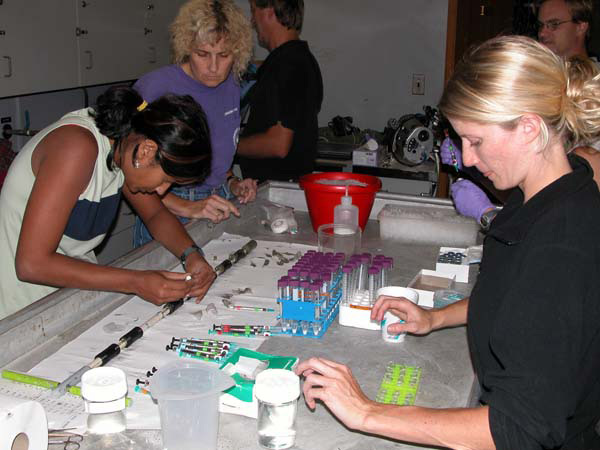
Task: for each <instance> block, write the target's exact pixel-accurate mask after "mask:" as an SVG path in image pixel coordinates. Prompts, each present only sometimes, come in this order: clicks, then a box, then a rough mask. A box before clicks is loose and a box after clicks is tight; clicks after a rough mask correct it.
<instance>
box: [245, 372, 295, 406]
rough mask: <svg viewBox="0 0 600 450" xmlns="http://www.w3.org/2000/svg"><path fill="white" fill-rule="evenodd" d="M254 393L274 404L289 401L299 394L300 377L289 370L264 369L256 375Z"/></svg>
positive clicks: (264, 400)
mask: <svg viewBox="0 0 600 450" xmlns="http://www.w3.org/2000/svg"><path fill="white" fill-rule="evenodd" d="M254 395H255V396H256V398H257V399H258V400H260V401H262V402H265V403H271V404H275V405H280V404H282V403H288V402H291V401H293V400H296V399H297V398H298V397H299V396H300V378H299V377H298V375H296V374H295V373H294V372H292V371H291V370H285V369H267V370H264V371H262V372H261V373H259V374H258V375H257V376H256V382H255V383H254Z"/></svg>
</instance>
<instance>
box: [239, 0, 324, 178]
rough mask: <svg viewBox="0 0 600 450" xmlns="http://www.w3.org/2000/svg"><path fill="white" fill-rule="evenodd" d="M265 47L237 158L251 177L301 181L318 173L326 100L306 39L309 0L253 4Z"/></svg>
mask: <svg viewBox="0 0 600 450" xmlns="http://www.w3.org/2000/svg"><path fill="white" fill-rule="evenodd" d="M249 1H250V8H251V11H252V24H253V26H254V29H255V30H256V34H257V36H258V42H259V44H260V45H261V46H262V47H264V48H266V49H268V50H269V52H270V53H269V56H268V57H267V59H266V60H265V61H264V62H263V63H262V65H261V66H260V68H259V69H258V73H257V82H256V84H255V85H254V86H253V87H252V89H251V91H250V92H249V94H248V95H249V98H250V113H249V116H248V121H247V123H246V126H245V128H244V131H243V133H242V137H241V138H240V142H239V144H238V149H237V154H238V156H239V157H240V159H239V162H240V166H241V169H242V173H243V175H244V177H246V178H248V177H249V178H256V179H258V180H259V181H264V180H267V179H270V180H290V179H297V178H298V177H300V176H301V175H303V174H306V173H310V172H312V171H313V169H314V164H315V158H316V145H317V132H318V121H317V115H318V113H319V110H320V109H321V103H322V101H323V80H322V78H321V71H320V69H319V64H318V63H317V61H316V59H315V57H314V56H313V55H312V53H311V52H310V49H309V47H308V44H307V43H306V41H301V40H300V31H301V29H302V20H303V15H304V3H303V0H249Z"/></svg>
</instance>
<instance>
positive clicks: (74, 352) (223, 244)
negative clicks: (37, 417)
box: [30, 234, 314, 429]
mask: <svg viewBox="0 0 600 450" xmlns="http://www.w3.org/2000/svg"><path fill="white" fill-rule="evenodd" d="M248 240H249V238H247V237H243V236H237V235H229V234H223V235H222V236H221V237H220V238H219V239H216V240H213V241H211V242H210V243H208V244H207V245H206V246H205V247H203V250H204V252H205V254H206V260H207V261H208V262H209V263H210V264H211V265H213V266H216V265H217V264H219V263H220V262H221V261H222V260H223V259H225V258H226V257H227V255H229V254H230V253H233V252H234V251H236V250H238V249H239V248H241V247H242V246H243V245H244V244H245V243H246V242H247V241H248ZM309 249H314V247H312V246H307V245H300V244H290V243H285V242H269V241H258V245H257V248H256V249H254V250H253V251H252V253H250V254H249V255H248V256H247V257H246V258H244V259H242V260H240V261H239V262H238V263H237V264H236V265H234V266H233V267H232V268H231V269H229V270H228V271H227V272H225V273H224V274H223V275H221V276H220V277H218V278H217V280H216V281H215V283H214V284H213V286H212V287H211V289H210V290H209V292H208V293H207V295H206V297H205V298H204V299H203V300H202V302H201V303H200V304H196V303H195V302H194V301H193V300H190V301H188V302H187V303H185V304H184V305H183V306H182V307H181V308H180V309H179V310H177V311H176V313H175V314H174V315H173V316H168V317H166V318H165V319H163V320H161V321H160V322H158V323H157V324H156V325H155V326H154V327H152V328H150V329H148V330H146V332H145V333H144V336H143V337H142V338H141V339H140V340H138V341H137V342H135V343H134V344H133V345H132V346H131V347H130V348H128V349H126V350H124V351H123V352H122V353H121V354H120V355H119V356H117V357H116V358H115V359H113V360H112V361H111V362H109V364H108V365H110V366H113V367H118V368H120V369H123V370H124V371H125V373H126V374H127V382H128V385H129V391H128V396H129V397H131V398H132V399H133V405H132V406H131V407H129V408H127V411H126V416H127V428H129V429H158V428H160V419H159V414H158V406H157V405H155V404H154V403H153V402H152V399H151V397H150V396H149V395H146V394H142V393H138V392H135V391H134V387H135V382H136V379H137V378H143V379H146V378H147V376H146V372H147V371H148V370H151V369H152V367H156V368H157V369H158V370H160V367H161V366H163V365H164V364H166V363H168V362H170V361H173V360H177V359H178V358H179V357H178V356H177V355H176V354H175V353H174V352H172V351H166V350H165V346H166V345H167V344H169V343H170V342H171V338H172V337H197V338H212V339H218V337H217V336H216V335H209V334H208V330H209V329H212V325H213V324H215V323H216V324H221V323H228V324H232V323H233V324H264V325H275V324H276V322H277V319H276V315H277V313H273V312H252V311H239V310H232V309H227V308H226V307H225V306H224V305H223V303H222V296H223V295H225V294H228V295H230V294H233V296H232V297H231V300H232V301H233V302H234V303H235V304H238V305H253V306H254V305H258V306H264V307H270V308H275V309H276V305H277V302H276V298H277V279H278V278H279V277H281V276H283V275H285V273H286V272H287V270H288V269H289V268H290V267H291V266H292V265H293V263H294V261H293V259H294V260H295V255H296V254H297V253H298V252H300V253H301V254H302V253H304V252H306V251H307V250H309ZM273 250H275V252H276V253H279V254H281V255H283V257H284V258H285V259H289V261H288V262H287V263H285V262H283V263H282V260H281V257H278V256H274V255H273ZM267 260H268V261H269V263H268V264H267V265H265V261H267ZM178 271H181V269H179V270H178ZM240 291H242V292H243V291H246V293H237V292H240ZM210 303H212V304H214V305H215V307H216V309H217V315H216V316H215V315H214V314H212V313H208V312H207V311H206V306H207V305H208V304H210ZM157 311H158V308H157V307H156V306H155V305H152V304H150V303H148V302H146V301H143V300H141V299H140V298H138V297H135V298H133V299H132V300H130V301H128V302H127V303H125V304H124V305H122V306H121V307H120V308H118V309H116V310H115V311H113V312H112V313H111V314H110V315H109V316H107V317H105V318H104V319H103V320H101V321H100V322H98V323H97V324H96V325H94V326H93V327H91V328H90V329H89V330H87V331H86V332H85V333H83V334H82V335H81V336H79V337H78V338H77V339H75V340H74V341H72V342H70V343H68V344H67V345H65V346H64V347H63V348H61V349H60V350H59V351H58V352H56V353H55V354H53V355H51V356H49V357H48V358H47V359H45V360H44V361H42V362H40V363H39V364H38V365H37V366H36V367H34V368H33V369H32V370H31V371H30V373H31V374H32V375H35V376H39V377H43V378H48V379H51V380H55V381H62V380H64V379H66V378H67V377H68V376H69V375H70V374H72V373H73V372H75V371H76V370H78V369H79V368H81V367H82V366H83V365H85V364H88V363H89V362H90V361H91V360H92V359H93V358H94V356H95V355H96V354H98V353H99V352H101V351H102V350H104V349H105V348H106V347H107V346H108V345H110V344H112V343H116V342H117V341H118V340H119V338H120V337H121V336H122V335H123V334H125V333H127V332H128V331H129V330H130V329H131V328H133V327H135V326H137V325H141V324H142V323H143V322H145V321H146V320H147V319H149V318H150V317H151V316H153V315H154V314H155V313H156V312H157ZM199 311H201V312H202V317H201V319H200V320H198V318H197V317H198V315H197V314H195V313H197V312H199ZM219 339H222V340H228V341H232V342H236V343H238V344H239V345H240V346H241V347H246V348H250V349H253V350H255V349H257V348H258V347H259V346H260V344H261V343H262V342H263V341H264V339H265V338H261V337H258V338H239V337H229V336H227V337H223V338H219ZM206 364H214V363H209V362H207V363H206ZM150 381H152V378H150ZM48 415H49V417H50V418H51V419H52V416H53V413H52V412H50V413H49V414H48ZM85 420H86V416H85V414H84V412H83V404H82V407H81V413H80V414H79V415H78V416H77V417H73V418H72V419H71V420H70V421H69V423H67V424H63V425H62V426H61V428H63V427H64V428H66V427H81V426H84V424H85Z"/></svg>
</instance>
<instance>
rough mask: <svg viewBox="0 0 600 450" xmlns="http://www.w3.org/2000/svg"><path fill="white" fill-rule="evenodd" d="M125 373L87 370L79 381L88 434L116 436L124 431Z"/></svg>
mask: <svg viewBox="0 0 600 450" xmlns="http://www.w3.org/2000/svg"><path fill="white" fill-rule="evenodd" d="M126 395H127V379H126V377H125V372H123V371H122V370H121V369H117V368H115V367H97V368H95V369H90V370H88V371H87V372H86V373H84V374H83V376H82V377H81V396H82V397H83V399H84V401H85V402H84V405H85V411H86V412H87V413H88V419H87V427H88V431H89V432H90V433H95V434H108V433H119V432H121V431H124V430H125V429H126V428H127V422H126V419H125V396H126Z"/></svg>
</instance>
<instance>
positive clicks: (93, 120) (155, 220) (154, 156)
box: [0, 87, 215, 319]
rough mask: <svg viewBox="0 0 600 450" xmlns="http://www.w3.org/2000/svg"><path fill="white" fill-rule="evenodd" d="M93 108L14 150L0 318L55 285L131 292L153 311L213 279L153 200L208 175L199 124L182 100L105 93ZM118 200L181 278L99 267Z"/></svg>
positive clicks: (0, 243)
mask: <svg viewBox="0 0 600 450" xmlns="http://www.w3.org/2000/svg"><path fill="white" fill-rule="evenodd" d="M97 103H98V104H97V107H96V109H95V110H92V109H83V110H79V111H74V112H72V113H69V114H67V115H65V116H64V117H63V118H62V119H60V120H59V121H58V122H55V123H54V124H52V125H50V126H48V127H47V128H45V129H44V130H42V131H41V132H40V133H38V134H37V135H36V136H35V137H34V138H33V139H31V140H30V141H29V142H28V143H27V145H26V146H25V147H24V148H23V149H22V150H21V151H20V152H19V154H18V156H17V157H16V159H15V161H14V163H13V164H12V166H11V168H10V171H9V173H8V176H7V178H6V181H5V183H4V187H3V189H2V194H1V196H0V211H2V212H1V214H0V264H1V266H2V271H0V319H2V318H4V317H6V316H8V315H10V314H12V313H14V312H16V311H18V310H19V309H21V308H24V307H25V306H27V305H29V304H30V303H33V302H34V301H35V300H37V299H39V298H41V297H43V296H45V295H48V294H49V293H51V292H53V291H54V290H56V289H57V288H59V287H71V288H78V289H90V290H102V291H115V292H124V293H133V294H136V295H138V296H140V297H142V298H144V299H145V300H147V301H149V302H152V303H154V304H157V305H158V304H162V303H165V302H169V301H174V300H177V299H179V298H181V297H185V296H188V295H189V296H193V297H198V298H202V297H203V296H204V294H205V293H206V291H207V290H208V288H209V286H210V285H211V283H212V281H213V280H214V278H215V274H214V272H213V270H212V268H211V267H210V266H209V265H208V264H207V262H206V261H205V260H204V258H203V257H202V255H201V254H200V252H199V251H196V250H195V249H194V248H193V247H192V246H193V245H194V242H193V240H192V239H191V238H190V236H189V235H188V234H187V232H186V231H185V229H184V228H183V226H182V225H181V223H180V222H179V221H178V220H177V218H176V217H175V216H173V214H171V213H170V212H169V211H168V210H167V209H166V208H165V207H164V206H163V204H162V202H161V201H160V197H159V196H160V195H162V194H164V192H165V191H166V190H167V189H168V188H169V186H170V185H171V184H172V183H179V184H185V183H192V182H199V181H201V180H202V179H204V177H205V176H206V175H207V173H208V171H209V169H210V161H211V145H210V137H209V131H208V126H207V125H206V117H205V115H204V112H203V111H202V109H201V108H200V107H199V106H198V105H197V104H196V102H194V100H193V99H192V98H191V97H189V96H181V97H178V96H165V97H161V98H159V99H157V100H155V101H154V102H152V103H150V104H146V102H144V101H143V99H142V98H141V97H140V95H139V94H138V93H136V92H135V91H134V90H133V89H130V88H123V87H117V88H111V89H109V90H108V91H106V93H104V94H103V95H101V96H100V97H99V98H98V102H97ZM121 194H123V195H124V196H125V198H126V199H127V200H128V201H129V202H130V203H131V205H132V206H133V207H134V209H135V210H136V211H137V213H138V214H139V215H140V216H141V217H142V219H143V220H144V222H145V223H146V225H147V226H148V228H149V229H150V231H151V232H152V234H153V235H154V236H156V238H157V240H159V241H160V242H161V243H162V244H163V245H164V246H165V247H166V248H167V249H168V250H169V251H171V252H172V253H173V254H174V255H176V256H177V257H180V255H182V254H184V253H185V254H186V255H187V258H186V269H187V273H189V274H191V275H192V279H191V281H186V280H185V277H186V274H181V273H172V272H168V271H160V270H147V271H134V270H128V269H120V268H115V267H105V266H99V265H97V264H96V259H95V256H94V253H93V251H92V250H93V249H94V248H95V247H96V246H97V245H99V244H100V242H102V240H103V239H104V237H105V235H106V232H107V231H108V229H109V227H110V225H111V223H112V222H113V220H114V218H115V215H116V213H117V208H118V206H119V200H120V197H121Z"/></svg>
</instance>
